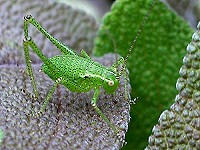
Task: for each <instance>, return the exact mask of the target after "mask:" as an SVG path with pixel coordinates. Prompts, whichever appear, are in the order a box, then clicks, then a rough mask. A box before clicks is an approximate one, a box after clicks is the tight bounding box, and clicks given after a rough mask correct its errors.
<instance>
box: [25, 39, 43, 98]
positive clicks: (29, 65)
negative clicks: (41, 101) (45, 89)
mask: <svg viewBox="0 0 200 150" xmlns="http://www.w3.org/2000/svg"><path fill="white" fill-rule="evenodd" d="M23 45H24V55H25V61H26V67H27V71H28V74H29V76H30V80H31V85H32V87H33V91H34V94H35V97H36V98H38V95H39V94H38V90H37V87H36V83H35V78H34V76H33V69H32V66H31V59H30V54H29V49H28V43H27V42H26V40H24V41H23Z"/></svg>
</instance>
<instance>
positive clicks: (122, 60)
mask: <svg viewBox="0 0 200 150" xmlns="http://www.w3.org/2000/svg"><path fill="white" fill-rule="evenodd" d="M123 63H124V58H123V57H121V58H120V59H119V60H118V61H117V62H115V63H114V64H112V66H111V67H110V68H111V69H112V70H116V72H117V68H118V66H119V65H121V64H123ZM121 71H122V72H119V73H118V72H117V75H118V77H120V76H121V75H123V77H124V90H125V100H126V101H130V98H129V95H128V86H127V85H128V81H127V79H128V74H127V71H126V69H123V70H121Z"/></svg>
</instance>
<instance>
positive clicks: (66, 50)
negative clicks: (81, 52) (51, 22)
mask: <svg viewBox="0 0 200 150" xmlns="http://www.w3.org/2000/svg"><path fill="white" fill-rule="evenodd" d="M29 23H31V24H32V25H33V26H35V27H36V29H38V30H39V31H40V32H41V33H42V34H43V35H44V36H45V37H46V38H48V39H49V40H50V41H51V42H52V43H53V44H54V45H55V46H56V47H57V48H58V49H59V50H60V51H61V52H62V53H63V54H65V55H69V54H70V55H77V54H76V53H75V52H74V51H73V50H72V49H70V48H69V47H68V46H66V45H65V44H63V43H62V42H60V41H59V40H57V39H56V38H54V37H53V36H52V35H50V34H49V33H48V32H47V31H46V30H45V29H44V28H43V27H42V26H41V25H40V24H39V23H38V22H37V21H36V20H35V19H34V18H33V17H32V16H31V15H27V16H25V17H24V36H25V38H28V25H29Z"/></svg>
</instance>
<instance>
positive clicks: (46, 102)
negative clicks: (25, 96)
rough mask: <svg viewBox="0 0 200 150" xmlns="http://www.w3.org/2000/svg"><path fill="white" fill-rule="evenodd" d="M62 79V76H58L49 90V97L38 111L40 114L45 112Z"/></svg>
mask: <svg viewBox="0 0 200 150" xmlns="http://www.w3.org/2000/svg"><path fill="white" fill-rule="evenodd" d="M61 81H62V78H58V79H57V80H56V81H55V83H54V84H53V86H52V88H51V89H50V90H49V91H48V94H47V97H46V98H45V100H44V103H43V105H42V107H41V108H40V111H39V113H38V114H39V115H41V114H42V113H43V112H44V110H45V109H46V107H47V104H48V102H49V100H50V98H51V97H52V95H53V93H54V91H55V89H56V87H57V85H58V84H59V83H60V82H61Z"/></svg>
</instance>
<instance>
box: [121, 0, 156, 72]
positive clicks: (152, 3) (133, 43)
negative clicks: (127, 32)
mask: <svg viewBox="0 0 200 150" xmlns="http://www.w3.org/2000/svg"><path fill="white" fill-rule="evenodd" d="M155 1H156V0H152V1H151V4H150V6H149V9H148V12H147V14H146V15H145V17H144V20H143V22H142V23H141V24H140V27H139V30H138V31H137V34H136V36H135V38H134V40H133V42H132V44H131V47H130V48H129V50H128V52H127V55H126V57H125V59H124V64H123V65H122V68H121V70H120V72H119V76H121V75H122V74H123V71H124V70H125V66H126V63H127V60H128V57H129V55H130V54H131V51H132V50H133V48H134V46H135V43H136V41H137V39H138V37H139V35H140V33H141V31H142V30H143V28H144V25H145V24H146V22H147V20H148V17H149V14H150V12H151V10H152V8H153V6H154V3H155Z"/></svg>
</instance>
